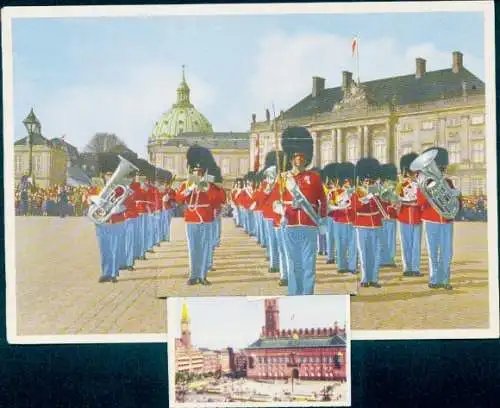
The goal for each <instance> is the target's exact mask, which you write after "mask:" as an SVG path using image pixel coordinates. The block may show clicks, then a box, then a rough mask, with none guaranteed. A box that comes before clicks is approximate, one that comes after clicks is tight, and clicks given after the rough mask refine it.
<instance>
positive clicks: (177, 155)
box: [148, 70, 250, 188]
mask: <svg viewBox="0 0 500 408" xmlns="http://www.w3.org/2000/svg"><path fill="white" fill-rule="evenodd" d="M190 92H191V90H190V88H189V86H188V84H187V82H186V78H185V75H184V70H183V72H182V80H181V83H180V85H179V87H178V88H177V102H176V103H175V104H174V105H173V106H172V108H171V109H170V110H169V111H168V112H167V113H165V114H164V115H163V116H162V117H161V118H160V120H159V121H158V122H156V125H155V127H154V129H153V132H152V134H151V136H150V138H149V140H148V154H149V160H150V162H151V163H152V164H153V165H155V166H156V167H159V168H163V169H166V170H169V171H171V172H172V173H174V174H175V175H176V179H177V180H178V181H182V180H185V179H186V178H187V163H186V152H187V150H188V148H189V147H190V146H193V145H199V146H203V147H206V148H208V149H210V150H211V151H212V154H213V156H214V158H215V161H216V162H217V165H218V166H219V167H220V169H221V173H222V177H223V179H224V183H223V184H224V186H225V187H227V188H231V187H232V183H233V181H234V180H235V179H236V178H237V177H240V176H242V175H244V174H246V173H247V172H248V170H249V165H250V164H249V163H250V162H249V158H248V149H249V133H245V132H243V133H235V132H214V131H213V129H212V125H211V124H210V122H209V121H208V120H207V119H206V118H205V116H204V115H203V114H202V113H200V112H199V111H198V110H197V109H196V108H195V107H194V105H193V104H192V103H191V100H190Z"/></svg>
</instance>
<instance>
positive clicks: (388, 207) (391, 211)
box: [380, 200, 398, 220]
mask: <svg viewBox="0 0 500 408" xmlns="http://www.w3.org/2000/svg"><path fill="white" fill-rule="evenodd" d="M380 203H381V204H382V207H383V208H384V210H385V212H386V213H387V215H388V216H389V219H390V220H397V219H398V212H397V210H396V207H395V206H394V205H393V204H392V203H391V202H390V201H383V200H380Z"/></svg>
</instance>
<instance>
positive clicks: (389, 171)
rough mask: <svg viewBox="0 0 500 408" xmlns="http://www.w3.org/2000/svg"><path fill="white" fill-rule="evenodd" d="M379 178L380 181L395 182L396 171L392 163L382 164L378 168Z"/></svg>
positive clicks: (396, 177)
mask: <svg viewBox="0 0 500 408" xmlns="http://www.w3.org/2000/svg"><path fill="white" fill-rule="evenodd" d="M380 178H381V179H382V181H385V180H392V181H396V180H397V179H398V169H397V168H396V166H395V165H394V164H392V163H387V164H382V165H381V166H380Z"/></svg>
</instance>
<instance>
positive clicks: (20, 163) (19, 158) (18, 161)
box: [15, 155, 23, 173]
mask: <svg viewBox="0 0 500 408" xmlns="http://www.w3.org/2000/svg"><path fill="white" fill-rule="evenodd" d="M15 166H16V173H22V172H23V156H21V155H18V156H16V163H15Z"/></svg>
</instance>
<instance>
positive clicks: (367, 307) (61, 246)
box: [9, 217, 489, 336]
mask: <svg viewBox="0 0 500 408" xmlns="http://www.w3.org/2000/svg"><path fill="white" fill-rule="evenodd" d="M454 240H455V242H454V261H453V266H452V278H451V283H452V284H453V286H454V289H453V290H452V291H444V290H436V289H429V288H428V287H427V279H428V267H427V261H426V252H425V245H424V246H423V248H424V253H423V260H422V272H423V274H424V276H423V277H419V278H414V277H413V278H411V277H408V278H407V277H403V276H402V269H401V259H400V255H399V243H398V254H397V258H396V263H397V264H398V266H397V268H384V269H382V270H381V272H380V276H381V284H382V288H380V289H377V288H360V289H359V292H358V295H357V296H352V297H351V299H352V303H351V328H352V329H353V330H422V329H434V330H436V329H486V328H488V313H489V309H488V297H489V296H488V251H487V225H486V224H485V223H456V225H455V234H454ZM325 261H326V257H324V256H322V257H318V272H317V284H316V293H318V294H327V293H330V294H333V293H351V292H356V289H357V280H359V275H358V276H356V275H345V276H344V275H339V274H338V273H337V271H336V268H335V265H326V264H325ZM10 267H13V265H10ZM214 267H215V269H216V270H215V271H213V272H210V273H209V276H208V277H209V279H210V281H211V282H212V283H213V284H212V285H211V286H198V285H197V286H187V285H186V284H185V282H186V279H187V274H188V254H187V245H186V239H185V228H184V221H183V220H182V219H180V218H175V219H174V220H173V221H172V241H171V242H169V243H167V242H163V243H162V244H161V246H160V247H157V248H155V252H154V253H153V254H149V255H148V259H147V260H146V261H138V262H137V264H136V270H135V271H123V272H121V274H120V277H119V281H118V282H117V283H98V278H99V276H100V261H99V250H98V247H97V240H96V237H95V228H94V226H93V224H92V223H91V222H90V221H89V220H87V219H86V218H83V217H70V218H64V219H62V218H57V217H16V280H15V283H16V297H17V299H16V300H17V335H20V336H22V335H60V334H132V333H164V332H165V331H166V329H167V327H166V306H165V297H167V296H214V295H233V296H234V295H271V294H274V295H282V294H283V295H284V294H285V293H286V290H285V288H282V287H279V286H278V279H279V276H278V274H270V273H268V271H267V268H268V265H267V263H266V260H265V250H264V249H262V248H261V247H260V246H258V245H257V243H256V242H255V241H254V240H253V239H251V238H249V237H248V236H247V235H246V234H245V233H244V232H243V231H242V230H241V229H236V228H235V227H234V224H233V222H232V220H231V219H229V218H226V219H223V226H222V245H221V247H220V248H218V249H217V250H216V252H215V256H214ZM9 272H10V271H9Z"/></svg>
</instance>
